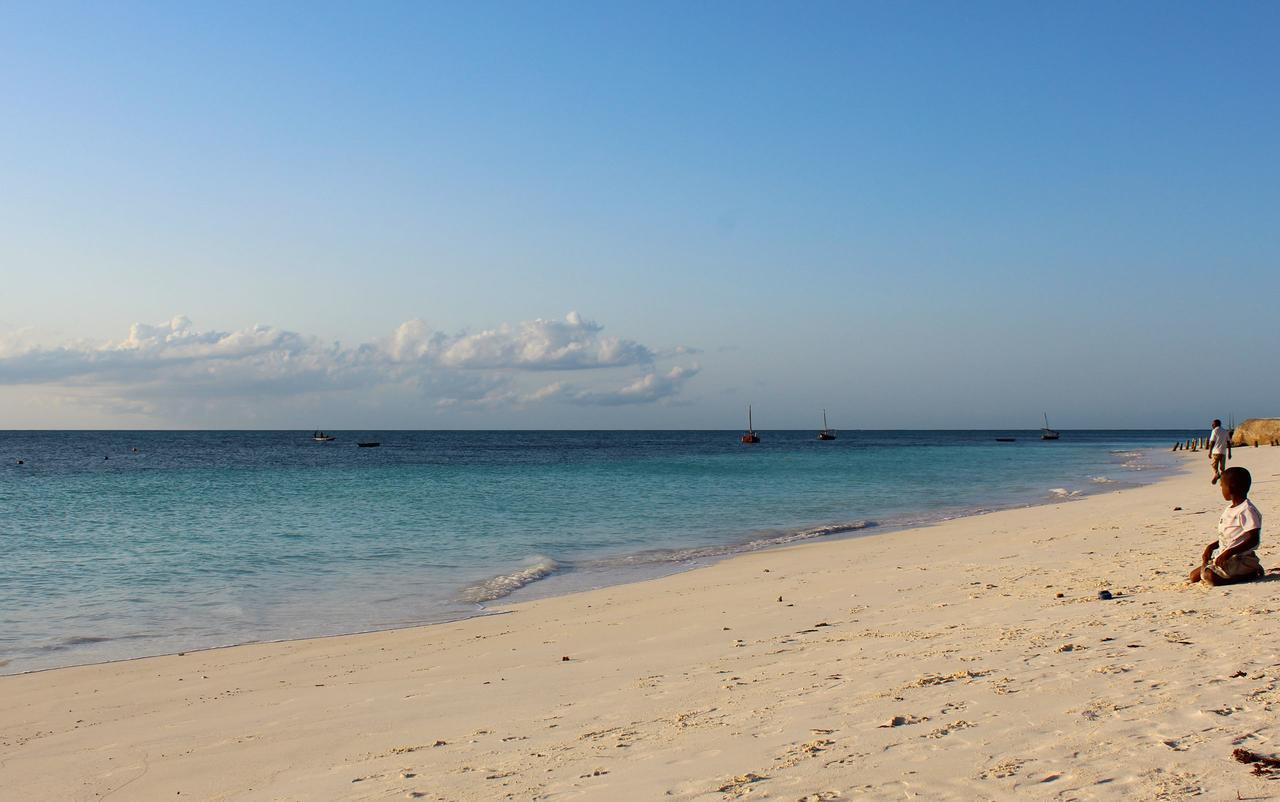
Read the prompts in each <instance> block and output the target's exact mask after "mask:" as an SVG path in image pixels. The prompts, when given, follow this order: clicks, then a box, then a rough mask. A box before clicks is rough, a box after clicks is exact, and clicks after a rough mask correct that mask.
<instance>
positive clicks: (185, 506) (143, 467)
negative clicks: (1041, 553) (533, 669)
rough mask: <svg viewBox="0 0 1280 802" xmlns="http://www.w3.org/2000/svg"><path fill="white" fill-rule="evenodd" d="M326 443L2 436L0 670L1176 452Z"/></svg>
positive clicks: (835, 533) (384, 617)
mask: <svg viewBox="0 0 1280 802" xmlns="http://www.w3.org/2000/svg"><path fill="white" fill-rule="evenodd" d="M335 434H336V435H337V436H338V439H337V440H335V441H333V442H330V443H316V442H313V441H312V440H311V437H310V433H309V432H0V510H2V511H3V513H4V514H3V515H2V516H0V673H14V672H20V671H29V670H35V669H41V668H50V667H56V666H63V665H72V664H79V663H86V662H98V661H104V660H112V659H122V658H128V657H136V656H141V655H148V654H160V653H167V652H174V651H180V650H187V649H196V648H205V647H211V646H219V645H227V644H232V643H244V642H248V641H255V640H276V639H284V638H298V637H308V636H317V635H327V634H338V633H344V632H355V631H362V630H368V629H377V628H387V627H395V626H404V625H409V624H415V623H424V622H432V621H442V620H448V619H452V618H459V617H463V616H467V615H473V614H476V613H477V612H479V611H481V610H483V609H484V605H485V604H489V603H492V602H494V601H496V600H499V599H503V600H514V599H519V598H529V597H532V596H534V595H545V594H548V593H559V592H567V591H569V590H576V589H580V588H585V587H592V586H599V585H604V584H610V583H615V582H619V581H627V580H630V579H641V578H648V577H651V576H657V575H660V574H663V573H670V572H672V571H676V570H682V569H685V568H688V567H691V566H695V565H699V564H703V563H705V562H707V561H710V560H714V559H717V558H720V557H723V556H726V555H729V554H733V553H736V552H740V551H744V550H756V549H761V548H769V547H772V546H776V545H781V544H785V543H794V542H801V541H804V540H809V539H815V538H830V537H847V536H857V535H860V534H865V533H869V532H870V533H874V532H877V531H885V530H887V529H892V528H901V527H904V526H910V525H914V524H922V523H929V522H932V521H937V520H942V519H944V518H949V517H955V516H958V515H965V514H971V513H974V512H979V511H983V510H989V509H998V508H1003V507H1011V506H1020V505H1026V504H1038V503H1047V502H1051V501H1056V500H1062V499H1070V498H1073V497H1076V496H1079V495H1084V494H1087V493H1090V492H1100V491H1108V490H1113V489H1118V488H1121V487H1125V486H1128V485H1131V484H1134V483H1138V482H1145V481H1148V480H1149V479H1150V478H1153V477H1154V476H1156V475H1158V474H1159V473H1160V472H1161V471H1162V470H1166V469H1168V468H1169V467H1170V466H1171V465H1172V459H1170V458H1169V456H1168V455H1167V449H1168V447H1169V445H1170V444H1171V443H1173V442H1174V441H1175V440H1181V439H1185V438H1187V437H1188V436H1193V435H1192V434H1191V433H1188V432H1185V431H1073V432H1064V433H1063V439H1062V440H1060V441H1057V442H1041V441H1040V440H1039V439H1038V433H1037V432H1021V431H1020V432H973V431H970V432H943V431H919V432H884V431H873V432H865V431H850V432H842V433H841V434H840V436H839V439H837V440H835V441H830V442H820V441H818V440H817V439H816V438H815V437H814V433H813V432H808V431H792V432H762V433H761V436H762V442H761V443H760V444H758V445H752V446H744V445H741V444H739V443H738V442H737V433H736V432H336V433H335ZM996 437H1016V438H1017V441H1016V442H1013V443H997V442H996V441H995V438H996ZM370 440H372V441H378V442H381V444H382V446H381V447H380V448H364V449H362V448H356V445H355V444H356V442H357V441H370ZM19 459H21V460H23V464H21V465H19V464H18V463H17V460H19Z"/></svg>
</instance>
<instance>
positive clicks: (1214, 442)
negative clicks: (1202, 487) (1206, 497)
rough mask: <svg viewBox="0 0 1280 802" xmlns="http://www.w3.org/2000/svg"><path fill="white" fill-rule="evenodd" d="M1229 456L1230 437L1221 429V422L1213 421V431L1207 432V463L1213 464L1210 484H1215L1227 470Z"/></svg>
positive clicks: (1215, 419)
mask: <svg viewBox="0 0 1280 802" xmlns="http://www.w3.org/2000/svg"><path fill="white" fill-rule="evenodd" d="M1230 456H1231V435H1230V434H1229V433H1228V432H1227V431H1226V430H1225V429H1223V428H1222V421H1220V420H1218V419H1217V418H1214V419H1213V431H1211V432H1209V462H1211V463H1213V479H1212V480H1210V484H1215V485H1216V484H1217V483H1218V480H1219V479H1220V478H1222V472H1223V471H1225V470H1226V469H1227V458H1228V457H1230Z"/></svg>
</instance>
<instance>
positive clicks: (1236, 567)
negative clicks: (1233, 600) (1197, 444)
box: [1187, 468, 1263, 585]
mask: <svg viewBox="0 0 1280 802" xmlns="http://www.w3.org/2000/svg"><path fill="white" fill-rule="evenodd" d="M1251 484H1253V477H1251V476H1249V472H1248V471H1247V470H1245V469H1244V468H1227V469H1226V470H1225V471H1223V472H1222V485H1221V487H1222V497H1223V498H1224V499H1226V500H1227V501H1229V502H1231V503H1230V504H1229V505H1228V506H1227V508H1226V509H1225V510H1224V511H1223V513H1222V517H1221V518H1219V519H1218V539H1217V540H1215V541H1213V542H1212V543H1210V544H1209V545H1208V546H1206V547H1205V549H1204V554H1203V555H1201V557H1200V567H1199V568H1195V569H1192V571H1191V575H1190V576H1188V577H1187V578H1188V579H1190V580H1191V581H1192V582H1201V581H1203V582H1204V583H1205V584H1208V585H1230V584H1231V583H1233V582H1248V581H1249V580H1250V579H1256V578H1257V577H1260V576H1262V574H1263V571H1262V563H1260V562H1258V555H1257V553H1256V552H1255V550H1256V549H1257V548H1258V543H1260V542H1261V540H1262V513H1260V512H1258V508H1257V507H1255V506H1253V502H1252V501H1250V500H1249V486H1250V485H1251ZM1215 550H1216V551H1217V552H1218V556H1217V557H1214V556H1213V552H1214V551H1215Z"/></svg>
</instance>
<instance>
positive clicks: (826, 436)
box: [818, 409, 836, 440]
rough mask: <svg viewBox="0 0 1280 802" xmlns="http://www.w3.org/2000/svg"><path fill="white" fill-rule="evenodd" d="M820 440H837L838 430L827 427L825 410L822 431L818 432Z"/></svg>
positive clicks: (824, 411)
mask: <svg viewBox="0 0 1280 802" xmlns="http://www.w3.org/2000/svg"><path fill="white" fill-rule="evenodd" d="M818 439H819V440H834V439H836V430H835V429H832V428H831V427H829V426H827V411H826V410H825V409H824V410H822V431H820V432H818Z"/></svg>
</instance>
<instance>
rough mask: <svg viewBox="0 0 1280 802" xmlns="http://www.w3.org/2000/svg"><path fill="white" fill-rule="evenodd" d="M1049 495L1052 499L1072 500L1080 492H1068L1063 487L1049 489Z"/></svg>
mask: <svg viewBox="0 0 1280 802" xmlns="http://www.w3.org/2000/svg"><path fill="white" fill-rule="evenodd" d="M1049 495H1051V496H1053V497H1054V498H1074V497H1075V496H1078V495H1080V491H1079V490H1068V489H1066V488H1065V487H1051V488H1049Z"/></svg>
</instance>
